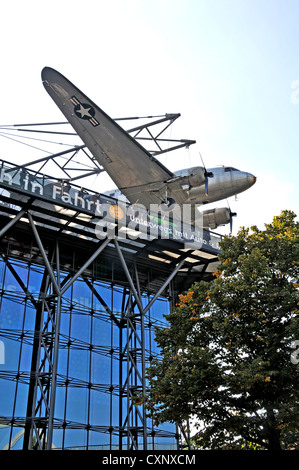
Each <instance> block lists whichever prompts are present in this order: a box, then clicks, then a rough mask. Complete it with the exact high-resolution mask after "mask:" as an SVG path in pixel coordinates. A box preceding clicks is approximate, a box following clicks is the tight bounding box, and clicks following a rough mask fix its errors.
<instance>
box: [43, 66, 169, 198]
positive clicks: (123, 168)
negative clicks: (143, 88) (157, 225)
mask: <svg viewBox="0 0 299 470" xmlns="http://www.w3.org/2000/svg"><path fill="white" fill-rule="evenodd" d="M42 80H43V85H44V87H45V89H46V90H47V92H48V94H49V95H50V96H51V98H52V99H53V100H54V102H55V103H56V105H57V106H58V108H59V109H60V110H61V111H62V113H63V114H64V116H65V117H66V119H67V120H68V122H69V123H70V124H71V125H72V127H73V128H74V129H75V131H76V132H77V134H78V135H79V136H80V138H81V139H82V141H83V142H84V143H85V145H86V146H87V148H88V149H89V150H90V152H91V153H92V155H93V156H94V157H95V158H96V159H97V161H98V162H99V163H100V165H101V166H102V167H103V168H104V170H106V172H107V173H108V175H109V176H110V177H111V179H112V180H113V181H114V183H115V184H116V186H117V187H118V188H119V189H120V191H121V192H122V193H123V194H124V195H125V196H126V197H127V198H128V200H129V201H130V202H131V203H135V202H139V203H140V204H143V205H144V206H145V207H148V206H149V204H150V203H159V204H160V203H161V194H162V191H163V190H164V191H165V182H166V181H167V180H170V179H172V178H173V177H174V174H173V173H172V172H171V171H169V170H168V169H167V168H166V167H164V166H163V165H162V164H161V163H160V162H159V161H158V160H156V159H155V158H154V157H153V156H152V155H151V154H150V153H149V152H148V151H147V150H146V149H145V148H143V147H142V146H141V145H140V144H139V143H138V142H137V141H136V140H134V139H133V137H132V136H130V135H129V134H128V133H127V132H126V131H125V130H124V129H122V128H121V127H120V126H119V125H118V124H117V123H116V122H115V121H114V120H113V119H112V118H110V117H109V116H108V115H107V114H106V113H105V112H104V111H102V110H101V109H100V108H99V107H98V106H97V105H96V104H95V103H93V102H92V101H91V100H90V99H89V98H88V97H87V96H86V95H84V94H83V93H82V92H81V91H80V90H79V89H78V88H76V87H75V86H74V85H73V84H72V83H71V82H70V81H69V80H68V79H66V78H65V77H64V76H63V75H61V74H60V73H59V72H57V71H56V70H54V69H52V68H50V67H45V68H44V69H43V70H42ZM163 188H164V189H163Z"/></svg>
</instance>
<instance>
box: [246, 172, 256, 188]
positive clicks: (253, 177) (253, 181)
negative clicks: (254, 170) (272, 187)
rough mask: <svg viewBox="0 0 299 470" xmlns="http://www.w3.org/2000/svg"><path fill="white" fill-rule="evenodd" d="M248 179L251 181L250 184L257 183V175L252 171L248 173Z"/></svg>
mask: <svg viewBox="0 0 299 470" xmlns="http://www.w3.org/2000/svg"><path fill="white" fill-rule="evenodd" d="M247 176H248V180H249V181H250V183H251V184H250V185H251V186H253V185H254V184H255V183H256V176H254V175H252V174H251V173H247Z"/></svg>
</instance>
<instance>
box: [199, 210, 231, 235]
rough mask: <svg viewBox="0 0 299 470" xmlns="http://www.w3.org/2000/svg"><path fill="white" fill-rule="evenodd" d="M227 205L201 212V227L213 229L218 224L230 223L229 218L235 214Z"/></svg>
mask: <svg viewBox="0 0 299 470" xmlns="http://www.w3.org/2000/svg"><path fill="white" fill-rule="evenodd" d="M235 215H236V214H235V213H232V212H231V211H230V210H229V209H228V208H227V207H221V208H216V209H210V210H206V211H203V212H202V217H203V227H204V228H210V229H212V230H214V229H215V228H217V227H219V225H226V224H228V223H231V219H232V217H233V216H235Z"/></svg>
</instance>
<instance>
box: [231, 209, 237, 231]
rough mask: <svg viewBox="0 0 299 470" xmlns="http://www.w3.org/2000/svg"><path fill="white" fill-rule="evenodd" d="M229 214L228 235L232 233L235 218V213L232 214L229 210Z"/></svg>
mask: <svg viewBox="0 0 299 470" xmlns="http://www.w3.org/2000/svg"><path fill="white" fill-rule="evenodd" d="M229 214H230V233H232V231H233V217H235V216H236V215H237V213H236V212H232V211H231V210H229Z"/></svg>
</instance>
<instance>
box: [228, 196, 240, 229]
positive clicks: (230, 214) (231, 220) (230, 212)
mask: <svg viewBox="0 0 299 470" xmlns="http://www.w3.org/2000/svg"><path fill="white" fill-rule="evenodd" d="M226 202H227V205H228V210H229V230H230V233H232V231H233V217H236V216H237V215H238V214H237V212H232V210H231V208H230V205H229V202H228V200H226Z"/></svg>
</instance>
